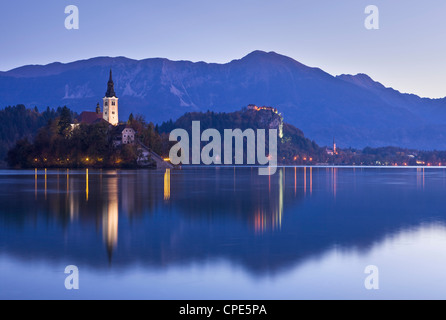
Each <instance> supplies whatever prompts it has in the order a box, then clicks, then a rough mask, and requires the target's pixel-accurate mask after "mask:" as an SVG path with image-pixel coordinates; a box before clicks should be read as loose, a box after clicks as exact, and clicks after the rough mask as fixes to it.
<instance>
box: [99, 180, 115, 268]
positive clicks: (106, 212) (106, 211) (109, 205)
mask: <svg viewBox="0 0 446 320" xmlns="http://www.w3.org/2000/svg"><path fill="white" fill-rule="evenodd" d="M107 189H108V193H107V200H106V201H105V204H104V208H103V211H102V233H103V237H104V242H105V244H106V246H107V253H108V256H109V260H110V261H111V258H112V254H113V250H114V248H115V247H116V245H117V244H118V224H119V207H118V178H117V177H111V178H109V179H108V181H107Z"/></svg>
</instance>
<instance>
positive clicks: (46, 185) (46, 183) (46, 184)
mask: <svg viewBox="0 0 446 320" xmlns="http://www.w3.org/2000/svg"><path fill="white" fill-rule="evenodd" d="M47 181H48V180H47V170H46V169H45V200H46V199H47V189H48V188H47V187H48V182H47Z"/></svg>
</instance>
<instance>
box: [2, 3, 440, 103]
mask: <svg viewBox="0 0 446 320" xmlns="http://www.w3.org/2000/svg"><path fill="white" fill-rule="evenodd" d="M370 4H373V5H376V6H378V8H379V10H380V30H367V29H366V28H365V27H364V20H365V18H366V14H365V13H364V10H365V8H366V6H367V5H370ZM67 5H76V6H78V8H79V14H80V21H79V22H80V25H79V26H80V29H79V30H67V29H65V26H64V21H65V17H66V16H67V15H66V14H65V13H64V10H65V7H66V6H67ZM445 16H446V1H444V0H429V1H419V0H391V1H389V0H336V1H335V0H274V1H272V0H220V1H216V0H156V1H154V0H127V1H114V0H108V1H106V0H88V1H87V0H58V1H55V0H39V1H30V0H27V1H24V0H14V1H6V0H3V1H2V3H1V5H0V70H1V71H6V70H9V69H12V68H15V67H18V66H22V65H27V64H47V63H51V62H55V61H60V62H71V61H75V60H79V59H87V58H92V57H95V56H126V57H129V58H134V59H145V58H153V57H165V58H169V59H172V60H191V61H206V62H218V63H224V62H229V61H231V60H233V59H240V58H242V57H243V56H245V55H246V54H248V53H249V52H251V51H254V50H265V51H275V52H277V53H281V54H284V55H287V56H290V57H292V58H294V59H296V60H298V61H300V62H302V63H304V64H306V65H309V66H313V67H319V68H322V69H323V70H325V71H327V72H329V73H331V74H333V75H338V74H342V73H349V74H356V73H366V74H368V75H370V76H371V77H372V78H374V79H375V80H376V81H380V82H382V83H383V84H384V85H386V86H391V87H394V88H395V89H398V90H400V91H402V92H409V93H415V94H418V95H421V96H427V97H445V96H446V41H445V39H444V36H445V35H446V19H445Z"/></svg>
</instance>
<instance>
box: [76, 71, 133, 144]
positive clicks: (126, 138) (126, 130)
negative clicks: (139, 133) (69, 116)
mask: <svg viewBox="0 0 446 320" xmlns="http://www.w3.org/2000/svg"><path fill="white" fill-rule="evenodd" d="M118 111H119V109H118V97H117V96H116V93H115V84H114V82H113V74H112V70H111V69H110V77H109V79H108V83H107V92H106V93H105V97H104V98H102V112H101V107H100V105H99V103H98V104H97V106H96V111H95V112H93V111H84V112H82V113H81V114H80V115H79V117H78V118H77V122H78V124H81V123H84V124H95V123H100V122H106V123H109V124H110V126H112V128H111V129H112V132H113V133H114V134H113V144H114V145H115V146H116V145H121V144H134V143H135V138H136V132H135V130H134V129H133V128H132V127H130V126H128V125H127V124H120V123H119V113H118ZM78 124H75V125H74V126H76V125H78Z"/></svg>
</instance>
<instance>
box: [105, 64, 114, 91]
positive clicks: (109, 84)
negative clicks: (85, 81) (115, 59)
mask: <svg viewBox="0 0 446 320" xmlns="http://www.w3.org/2000/svg"><path fill="white" fill-rule="evenodd" d="M105 96H106V97H107V98H111V97H116V93H115V84H114V83H113V77H112V70H111V69H110V79H109V80H108V84H107V92H106V93H105Z"/></svg>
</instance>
